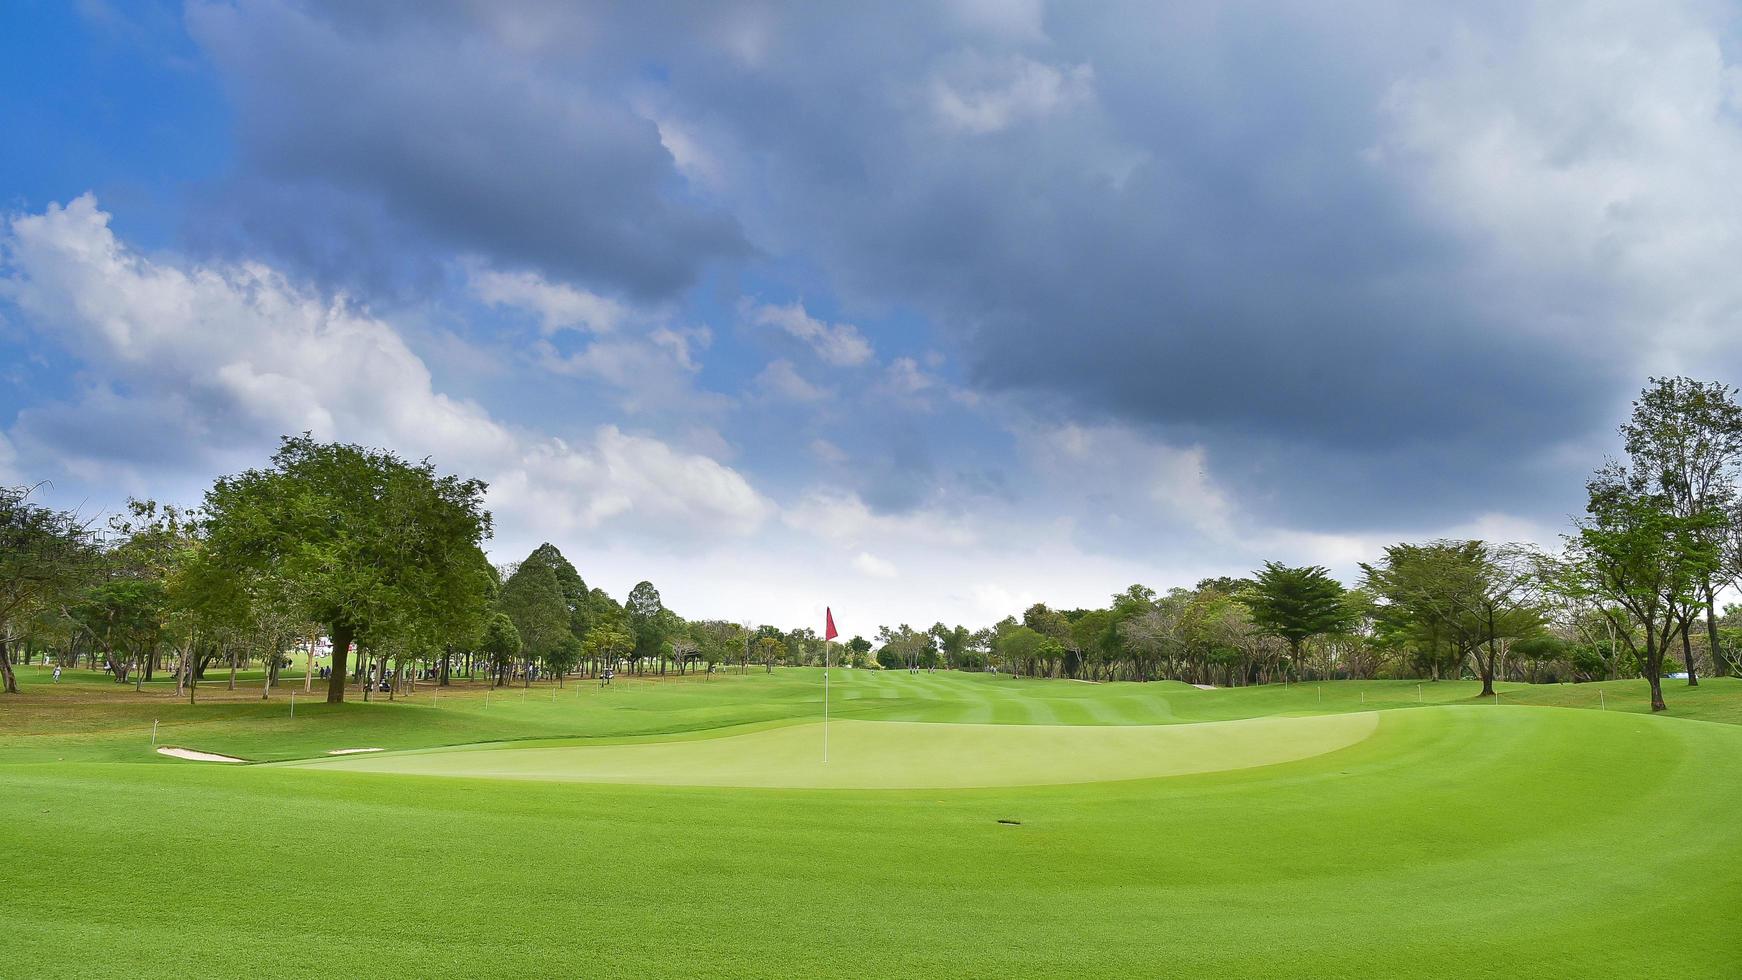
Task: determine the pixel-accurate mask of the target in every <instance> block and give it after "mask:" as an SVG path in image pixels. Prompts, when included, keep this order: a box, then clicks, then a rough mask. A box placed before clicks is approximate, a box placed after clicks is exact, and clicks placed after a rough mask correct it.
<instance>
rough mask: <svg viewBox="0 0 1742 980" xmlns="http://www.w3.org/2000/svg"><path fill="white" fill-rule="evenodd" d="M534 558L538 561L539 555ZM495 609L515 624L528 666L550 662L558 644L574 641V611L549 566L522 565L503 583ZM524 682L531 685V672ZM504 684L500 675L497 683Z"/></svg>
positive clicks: (533, 563) (527, 672)
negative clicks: (569, 640)
mask: <svg viewBox="0 0 1742 980" xmlns="http://www.w3.org/2000/svg"><path fill="white" fill-rule="evenodd" d="M552 550H554V549H552ZM533 554H534V556H535V557H536V556H537V554H538V553H537V552H534V553H533ZM565 564H566V563H565ZM496 608H497V610H498V611H500V612H503V613H506V614H507V616H508V618H509V619H511V620H513V621H514V628H515V629H516V630H518V631H519V632H520V639H521V641H522V642H523V644H524V647H523V649H522V651H521V657H522V659H523V660H525V661H526V662H527V663H528V664H531V663H535V662H538V661H546V662H548V661H550V660H551V658H552V656H553V655H554V654H555V653H556V650H557V646H558V644H560V643H561V642H562V641H563V640H564V639H565V638H566V639H574V633H573V632H572V631H571V630H570V625H571V623H572V612H571V607H570V606H569V604H568V602H567V600H566V599H565V598H564V596H563V592H562V585H561V584H560V583H559V582H558V581H557V576H556V571H555V569H553V568H552V567H551V564H550V563H549V562H546V561H534V560H527V561H523V562H521V563H520V565H519V567H517V568H515V569H514V572H513V573H512V574H510V575H509V576H508V578H507V579H506V580H505V581H503V583H502V591H501V593H500V595H498V596H497V598H496ZM525 679H526V683H527V684H528V685H530V684H531V683H532V671H530V670H528V671H526V673H525ZM501 681H502V677H501V676H500V675H499V676H498V677H497V682H498V683H501Z"/></svg>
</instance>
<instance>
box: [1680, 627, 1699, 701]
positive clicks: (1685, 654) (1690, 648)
mask: <svg viewBox="0 0 1742 980" xmlns="http://www.w3.org/2000/svg"><path fill="white" fill-rule="evenodd" d="M1693 618H1694V617H1693V616H1692V615H1691V614H1690V615H1689V616H1688V618H1687V619H1684V620H1682V663H1685V664H1687V665H1688V686H1689V687H1699V686H1700V678H1699V677H1698V676H1697V675H1696V674H1695V673H1694V641H1693V639H1692V638H1691V637H1689V636H1688V627H1689V626H1691V625H1692V624H1693Z"/></svg>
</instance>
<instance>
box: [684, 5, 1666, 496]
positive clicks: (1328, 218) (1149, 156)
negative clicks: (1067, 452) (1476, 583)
mask: <svg viewBox="0 0 1742 980" xmlns="http://www.w3.org/2000/svg"><path fill="white" fill-rule="evenodd" d="M1184 6H1185V7H1186V8H1190V9H1188V10H1185V11H1183V12H1176V13H1163V12H1158V11H1157V10H1155V9H1154V8H1153V6H1151V5H1138V6H1135V7H1132V8H1128V9H1123V10H1120V9H1115V8H1110V7H1105V6H1101V5H1096V6H1091V7H1087V8H1082V9H1076V10H1072V11H1068V12H1067V11H1055V12H1054V13H1053V15H1052V16H1050V17H1049V18H1048V20H1047V24H1046V26H1047V28H1048V30H1049V32H1050V34H1051V36H1052V37H1051V40H1050V41H1047V42H1044V43H1033V44H1027V45H1015V46H1004V47H1000V46H999V42H998V41H996V40H995V39H988V38H986V37H979V36H971V35H967V34H963V33H961V32H959V31H957V32H952V31H953V29H951V28H948V27H946V26H940V25H928V26H927V27H926V28H924V29H920V28H916V27H915V26H914V25H906V27H905V29H904V28H902V27H900V26H892V25H891V24H889V23H884V22H878V23H870V24H867V23H864V20H865V18H861V19H859V20H858V21H856V22H855V23H854V24H853V25H852V27H851V28H848V27H846V26H843V25H838V24H835V23H833V22H830V23H813V24H806V23H802V22H797V21H796V20H793V21H789V22H787V23H785V24H783V27H784V28H785V30H786V32H787V33H786V34H785V35H784V42H783V43H782V44H781V45H780V46H779V47H778V48H777V49H776V50H775V51H774V52H773V54H772V55H771V56H770V62H769V64H767V65H765V66H763V67H762V69H761V70H760V71H757V72H743V71H739V70H736V69H735V68H734V67H732V66H730V65H726V64H721V63H708V62H704V61H697V62H690V63H686V64H685V65H684V66H683V70H679V71H674V73H673V75H672V85H673V86H674V88H676V89H677V90H678V91H679V92H680V93H681V95H682V101H683V102H685V103H688V104H693V105H699V106H705V107H706V109H705V112H704V113H703V114H704V115H712V116H714V117H715V118H721V119H724V120H726V121H725V122H723V123H720V124H719V125H718V126H717V129H716V132H719V133H721V134H723V135H726V136H728V137H730V138H735V139H738V140H740V141H742V142H743V143H745V144H750V145H754V146H755V147H756V151H757V153H758V154H759V159H760V160H762V161H763V165H764V166H765V168H766V169H765V171H764V173H763V179H764V180H765V181H766V182H767V183H768V184H770V185H773V186H778V187H781V188H783V189H784V193H783V194H782V195H780V196H778V197H777V198H776V199H775V200H774V201H773V203H772V204H771V205H770V209H771V211H772V212H773V213H774V215H775V216H774V217H773V218H771V219H766V220H765V222H764V223H766V224H768V225H770V226H773V227H776V228H789V229H791V228H802V229H803V233H804V236H805V238H804V241H805V243H806V244H807V246H809V247H810V248H811V249H812V250H813V251H812V252H811V254H813V255H814V254H819V253H820V254H821V255H823V256H825V257H826V260H827V266H828V268H829V269H830V270H831V272H832V273H833V274H834V275H835V276H836V278H837V281H838V282H839V283H840V284H841V286H843V287H844V288H846V289H848V290H850V291H852V292H853V293H855V294H857V298H858V299H860V300H861V301H877V300H882V301H888V300H891V299H897V300H899V301H903V302H908V303H913V304H915V305H917V306H919V307H920V308H921V309H924V310H926V311H927V312H928V313H930V314H931V316H932V318H933V320H934V321H935V322H936V323H938V324H939V325H940V326H941V327H942V328H943V329H945V330H947V331H951V332H953V334H954V336H955V338H956V340H957V342H958V344H959V348H958V349H959V350H960V352H961V353H962V354H963V355H965V359H966V361H967V367H968V369H969V371H970V373H971V377H972V379H973V381H974V382H975V383H976V385H977V386H978V387H980V388H981V389H982V390H984V391H989V392H994V393H1004V394H1007V395H1010V396H1011V397H1013V398H1015V399H1017V400H1019V401H1022V402H1023V403H1025V404H1030V405H1041V406H1044V407H1045V409H1046V412H1047V413H1048V414H1050V415H1052V416H1054V417H1058V416H1062V417H1066V418H1075V419H1087V420H1113V421H1117V422H1121V423H1124V424H1128V425H1132V426H1135V427H1139V428H1143V429H1146V430H1149V431H1151V432H1152V433H1155V434H1157V435H1159V436H1161V437H1163V438H1168V439H1173V440H1192V441H1202V442H1203V443H1204V444H1205V445H1206V446H1207V447H1208V448H1209V450H1210V452H1211V462H1212V466H1213V468H1214V470H1215V472H1216V474H1217V476H1218V478H1223V477H1226V478H1227V479H1229V480H1230V481H1232V482H1233V484H1234V487H1235V489H1236V490H1237V491H1239V492H1240V494H1241V496H1242V497H1243V498H1244V500H1245V502H1247V503H1250V504H1253V505H1255V506H1256V507H1258V508H1259V509H1262V510H1266V511H1269V512H1270V513H1271V514H1272V515H1273V516H1276V517H1279V518H1283V519H1295V520H1310V521H1313V522H1319V523H1328V524H1331V525H1349V524H1356V525H1358V524H1362V523H1368V522H1373V521H1384V520H1397V521H1403V522H1408V521H1412V520H1415V521H1420V520H1442V519H1445V518H1446V517H1447V516H1448V515H1456V514H1460V513H1467V512H1469V510H1470V509H1471V508H1474V507H1480V506H1483V505H1484V503H1485V502H1491V501H1493V500H1495V499H1496V494H1497V493H1502V492H1504V493H1507V494H1515V493H1516V488H1517V486H1518V485H1520V483H1521V482H1523V481H1524V479H1525V476H1526V474H1527V473H1530V472H1533V471H1534V470H1535V469H1536V468H1538V467H1539V466H1540V461H1539V460H1538V459H1537V458H1536V457H1537V456H1538V455H1539V454H1540V453H1543V452H1545V451H1546V450H1547V449H1548V448H1549V447H1552V446H1554V445H1555V444H1556V443H1558V442H1560V441H1562V440H1565V439H1569V438H1578V437H1582V436H1585V435H1586V434H1588V433H1589V432H1591V431H1592V429H1593V427H1598V428H1602V427H1606V426H1608V425H1610V424H1612V422H1611V421H1610V420H1607V419H1604V418H1603V417H1602V413H1603V411H1604V410H1605V409H1607V408H1609V407H1611V406H1612V404H1613V402H1614V400H1615V399H1614V397H1613V394H1614V392H1615V390H1617V386H1619V388H1620V390H1626V389H1627V388H1628V387H1629V386H1631V385H1633V384H1635V383H1636V382H1637V380H1638V379H1637V378H1635V377H1634V376H1633V374H1632V373H1631V372H1630V370H1628V369H1627V368H1626V367H1625V366H1621V365H1618V364H1617V363H1616V362H1615V359H1616V353H1615V352H1614V351H1610V350H1604V349H1603V348H1602V346H1601V345H1597V344H1585V345H1579V344H1569V343H1568V342H1567V341H1568V338H1567V337H1566V336H1564V335H1549V334H1546V333H1545V332H1543V331H1541V330H1539V329H1538V327H1539V324H1537V323H1535V322H1532V318H1533V317H1534V316H1536V315H1537V314H1538V312H1540V311H1541V310H1542V309H1544V308H1548V309H1551V310H1555V311H1558V312H1561V313H1563V314H1564V313H1565V312H1566V311H1568V310H1573V309H1575V308H1580V307H1584V306H1586V305H1588V304H1590V303H1591V301H1592V296H1593V295H1594V294H1597V293H1600V292H1601V289H1600V285H1599V284H1593V283H1589V282H1586V283H1575V284H1570V285H1571V289H1570V290H1569V291H1568V292H1567V293H1566V294H1564V295H1548V296H1539V297H1535V302H1533V304H1531V305H1530V306H1528V307H1524V306H1515V307H1506V306H1504V305H1499V306H1497V304H1496V303H1495V302H1494V301H1495V297H1494V296H1493V295H1491V294H1490V293H1488V292H1487V291H1486V290H1485V283H1484V280H1483V278H1482V276H1481V274H1480V271H1479V270H1480V269H1481V256H1480V255H1478V254H1475V253H1474V252H1473V251H1472V245H1471V244H1470V243H1468V242H1466V241H1463V240H1460V239H1458V238H1456V237H1454V236H1452V235H1451V234H1449V233H1448V232H1447V231H1446V230H1445V229H1444V228H1443V227H1440V226H1438V225H1436V224H1434V223H1433V222H1430V221H1428V220H1427V219H1426V218H1424V216H1423V214H1422V207H1421V204H1420V202H1419V201H1418V200H1417V198H1416V197H1415V195H1414V194H1413V193H1412V191H1411V189H1409V188H1405V187H1402V186H1398V185H1397V184H1396V183H1395V181H1394V174H1393V173H1392V172H1391V171H1388V170H1387V169H1385V168H1384V167H1381V166H1379V165H1378V164H1376V163H1375V162H1374V158H1373V152H1372V151H1373V150H1374V148H1375V147H1376V146H1378V145H1379V144H1380V143H1381V141H1382V139H1383V136H1384V126H1385V124H1386V122H1387V119H1386V117H1385V110H1384V103H1385V99H1386V96H1387V93H1388V90H1389V87H1390V86H1391V84H1392V83H1393V82H1394V81H1395V80H1396V79H1398V78H1400V77H1403V75H1404V74H1405V73H1406V72H1407V71H1409V70H1413V69H1414V68H1416V67H1419V66H1421V65H1424V64H1431V63H1432V61H1433V59H1434V58H1435V57H1437V48H1438V45H1440V44H1441V43H1443V42H1444V41H1445V39H1446V38H1447V37H1448V36H1449V35H1450V33H1451V32H1452V31H1453V30H1454V29H1456V28H1455V25H1454V23H1453V19H1452V17H1451V16H1449V15H1446V14H1444V13H1435V12H1434V11H1432V10H1425V9H1423V10H1415V9H1413V8H1412V10H1411V11H1410V12H1409V14H1408V16H1407V18H1405V17H1403V16H1401V15H1400V14H1398V13H1390V12H1387V10H1386V9H1385V8H1384V7H1380V6H1374V7H1371V8H1367V9H1354V8H1339V10H1338V11H1337V13H1336V14H1331V13H1329V12H1326V11H1325V10H1324V8H1322V7H1319V6H1316V5H1306V6H1299V7H1295V8H1289V7H1275V6H1272V5H1264V6H1262V7H1252V8H1249V9H1243V8H1241V7H1240V5H1233V6H1231V7H1228V6H1225V7H1222V8H1220V10H1221V12H1220V13H1216V14H1211V13H1205V12H1201V11H1203V10H1207V8H1204V7H1200V5H1184ZM1478 13H1479V12H1478ZM1464 26H1465V27H1467V26H1468V25H1464ZM849 36H851V37H853V38H855V41H854V42H853V43H852V44H850V45H846V44H845V42H844V41H843V39H844V38H846V37H849ZM897 37H899V38H902V39H903V40H902V41H900V42H896V41H895V40H894V38H897ZM964 51H966V52H971V53H972V54H973V59H972V63H973V64H976V65H980V66H982V68H981V71H980V75H979V77H978V78H975V77H973V76H969V77H968V80H967V81H968V84H969V85H970V86H971V85H972V84H973V83H975V82H976V81H977V82H979V83H980V84H981V91H982V92H984V91H987V90H988V89H990V90H991V92H992V96H993V98H989V99H987V100H985V101H986V102H987V103H988V104H991V105H992V106H993V108H994V109H996V108H997V102H996V98H995V97H997V96H999V95H1000V92H999V89H998V86H999V85H1000V83H1001V80H1000V74H999V73H1000V72H1003V74H1004V76H1006V81H1007V82H1008V90H1009V95H1010V98H1009V102H1010V106H1008V107H1007V111H1005V112H1004V113H1003V119H1002V120H1001V119H1000V118H999V117H998V113H997V112H992V111H990V110H989V112H988V117H987V118H986V119H971V120H969V126H968V127H967V128H964V127H963V126H955V127H952V126H951V125H949V120H947V119H940V118H939V117H938V114H937V112H936V111H935V110H936V102H937V98H938V92H939V90H940V86H947V85H950V84H952V82H953V81H954V80H955V79H956V77H957V76H956V75H952V65H953V64H955V63H957V62H959V61H960V60H961V59H962V57H963V55H962V54H961V53H962V52H964ZM985 66H990V67H989V68H988V67H985ZM988 78H989V80H988ZM1037 78H1039V79H1041V80H1042V81H1045V82H1047V83H1048V84H1052V85H1053V87H1054V89H1055V90H1057V89H1060V88H1068V86H1069V85H1070V84H1071V82H1072V79H1073V78H1074V79H1079V80H1082V79H1089V80H1092V81H1090V82H1084V83H1083V84H1082V87H1084V88H1085V89H1090V91H1087V92H1085V93H1083V94H1082V97H1081V98H1079V99H1077V100H1076V101H1075V102H1069V97H1070V95H1071V93H1070V92H1069V91H1064V92H1063V93H1062V94H1060V92H1059V91H1054V90H1047V89H1046V87H1045V85H1041V84H1039V83H1037V82H1036V81H1035V80H1036V79H1037ZM867 80H872V81H867ZM1037 89H1039V92H1038V95H1037ZM1024 98H1028V99H1029V102H1030V108H1033V110H1034V111H1032V112H1030V113H1027V114H1025V113H1024V111H1023V108H1024V106H1023V103H1022V100H1023V99H1024ZM1048 99H1051V100H1052V101H1051V103H1048ZM821 105H828V106H833V107H834V108H835V111H832V112H818V111H815V108H816V107H817V106H821ZM975 126H978V127H979V128H977V129H976V128H974V127H975ZM807 215H827V216H828V220H827V221H823V222H807V221H806V216H807ZM1568 286H1569V284H1566V283H1557V284H1554V287H1555V288H1557V289H1567V288H1568ZM1502 488H1505V489H1504V490H1503V489H1502ZM1278 489H1283V490H1285V491H1286V492H1282V493H1277V492H1275V491H1276V490H1278ZM1556 506H1558V505H1556Z"/></svg>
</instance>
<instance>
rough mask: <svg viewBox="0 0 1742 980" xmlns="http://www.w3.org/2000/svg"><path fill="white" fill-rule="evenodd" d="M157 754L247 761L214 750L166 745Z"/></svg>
mask: <svg viewBox="0 0 1742 980" xmlns="http://www.w3.org/2000/svg"><path fill="white" fill-rule="evenodd" d="M157 754H158V755H167V756H170V757H172V758H176V759H187V760H189V761H191V762H247V761H248V760H247V759H238V758H236V757H235V756H229V755H218V754H217V753H215V752H195V751H194V750H193V749H177V748H172V747H170V746H168V745H166V746H164V747H163V748H161V749H158V750H157Z"/></svg>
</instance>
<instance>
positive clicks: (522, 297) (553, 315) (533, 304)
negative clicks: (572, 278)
mask: <svg viewBox="0 0 1742 980" xmlns="http://www.w3.org/2000/svg"><path fill="white" fill-rule="evenodd" d="M467 283H468V284H469V285H470V286H471V288H472V292H473V293H474V294H475V295H477V297H478V298H479V299H481V300H483V301H484V302H486V303H489V304H491V305H492V306H506V307H512V308H514V309H519V310H525V311H526V312H529V313H533V314H535V315H537V316H538V319H539V325H540V327H541V328H542V329H543V330H544V332H545V333H547V334H552V333H556V332H557V331H559V330H571V329H580V330H587V331H590V332H592V333H610V332H611V331H613V330H616V329H617V327H618V326H619V325H621V324H622V323H623V322H624V321H625V320H627V319H628V318H629V311H628V309H627V308H626V307H624V306H623V304H621V303H619V302H617V301H616V300H614V299H610V298H608V297H604V296H600V295H598V294H597V293H593V292H589V291H587V290H585V289H578V288H576V287H574V286H570V285H567V284H566V283H553V282H550V281H548V280H546V279H545V278H544V277H543V276H541V275H538V274H537V273H534V272H497V271H495V270H493V269H484V268H480V267H477V266H476V265H474V266H473V268H472V269H471V271H470V273H469V274H468V276H467Z"/></svg>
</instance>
